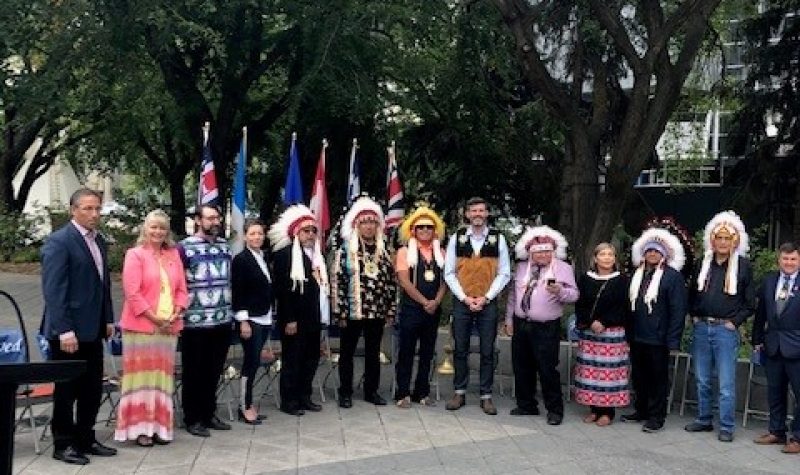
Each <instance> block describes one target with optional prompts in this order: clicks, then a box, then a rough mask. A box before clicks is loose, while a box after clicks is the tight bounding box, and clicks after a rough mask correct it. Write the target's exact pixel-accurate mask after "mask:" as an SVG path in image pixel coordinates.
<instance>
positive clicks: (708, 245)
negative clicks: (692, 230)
mask: <svg viewBox="0 0 800 475" xmlns="http://www.w3.org/2000/svg"><path fill="white" fill-rule="evenodd" d="M722 229H726V230H727V231H728V232H729V233H730V234H732V235H733V248H732V249H731V255H730V258H729V259H728V273H727V275H726V276H725V284H724V285H723V291H724V292H725V293H726V294H728V295H736V292H737V291H738V288H737V287H738V286H737V276H738V274H739V256H744V257H747V254H748V252H750V236H748V235H747V231H746V230H745V227H744V223H743V222H742V218H740V217H739V215H738V214H736V213H735V212H733V211H730V210H729V211H722V212H721V213H717V214H716V215H715V216H714V217H713V218H711V221H709V222H708V224H706V229H705V231H704V232H703V249H704V251H705V253H704V255H703V263H702V264H701V266H700V272H699V273H698V274H697V290H699V291H701V292H702V291H703V289H704V288H705V285H706V280H707V279H708V272H709V269H710V268H711V260H712V259H713V258H714V246H713V241H714V237H715V236H716V235H717V233H719V232H720V231H721V230H722Z"/></svg>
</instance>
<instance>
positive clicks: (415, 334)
mask: <svg viewBox="0 0 800 475" xmlns="http://www.w3.org/2000/svg"><path fill="white" fill-rule="evenodd" d="M438 329H439V313H438V312H437V313H436V314H434V315H430V314H428V313H427V312H425V311H424V310H416V311H415V310H404V311H403V313H401V314H400V316H399V317H398V319H397V340H398V341H397V345H398V352H397V364H396V365H395V377H396V378H397V393H396V394H395V395H394V398H395V399H397V400H400V399H403V398H404V397H406V396H411V399H413V400H414V401H419V400H420V399H422V398H425V397H428V395H430V393H431V384H430V375H431V360H432V359H433V350H434V347H435V346H436V334H437V331H438ZM417 342H419V351H417ZM415 354H418V355H419V362H418V363H417V378H416V380H415V382H414V393H413V394H412V393H411V387H410V386H411V373H412V372H413V368H414V355H415Z"/></svg>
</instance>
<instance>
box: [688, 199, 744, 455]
mask: <svg viewBox="0 0 800 475" xmlns="http://www.w3.org/2000/svg"><path fill="white" fill-rule="evenodd" d="M703 244H704V247H705V256H704V257H703V262H702V264H701V266H700V269H699V271H698V272H697V274H696V278H695V279H693V281H692V282H689V284H690V289H691V294H690V298H689V306H690V309H689V313H690V314H691V316H692V322H693V323H694V335H693V338H692V363H693V364H694V370H695V380H696V382H697V417H696V418H695V420H694V422H692V423H690V424H688V425H687V426H686V427H685V429H686V431H688V432H713V431H714V425H713V424H712V421H713V415H712V402H713V401H712V391H711V389H712V386H713V385H712V378H713V377H714V368H715V367H716V373H717V377H718V378H719V433H718V435H717V439H718V440H719V441H720V442H732V441H733V432H734V429H735V426H736V424H735V418H734V416H735V410H736V358H737V356H738V354H739V343H740V341H739V338H740V337H739V327H740V326H741V325H742V324H744V323H745V322H746V321H747V319H748V318H750V315H752V314H753V307H754V305H753V303H754V301H755V287H754V285H753V268H752V266H751V265H750V261H749V260H748V259H747V252H748V251H749V249H750V243H749V238H748V235H747V232H746V231H745V227H744V223H743V222H742V220H741V218H739V215H737V214H736V213H734V212H733V211H723V212H721V213H718V214H717V215H716V216H714V217H713V218H712V219H711V221H709V222H708V224H706V228H705V232H704V234H703Z"/></svg>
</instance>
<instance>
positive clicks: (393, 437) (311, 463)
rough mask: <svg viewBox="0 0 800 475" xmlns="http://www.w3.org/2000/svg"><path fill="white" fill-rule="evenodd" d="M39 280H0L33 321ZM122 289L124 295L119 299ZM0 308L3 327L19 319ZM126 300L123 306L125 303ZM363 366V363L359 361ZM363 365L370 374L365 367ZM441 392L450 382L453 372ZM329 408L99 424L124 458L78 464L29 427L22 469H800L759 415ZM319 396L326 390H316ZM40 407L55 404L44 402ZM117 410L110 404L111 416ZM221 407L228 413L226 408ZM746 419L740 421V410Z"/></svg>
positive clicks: (21, 446) (34, 472)
mask: <svg viewBox="0 0 800 475" xmlns="http://www.w3.org/2000/svg"><path fill="white" fill-rule="evenodd" d="M38 286H39V278H38V277H36V276H18V275H12V274H2V273H0V289H4V290H8V291H10V292H11V293H12V294H13V295H15V297H16V298H17V299H18V301H19V302H20V305H21V306H22V307H23V311H24V313H25V316H26V322H27V324H28V327H29V328H34V329H35V328H37V327H38V323H39V322H38V320H39V318H40V315H41V295H40V292H39V287H38ZM119 298H120V296H119V292H118V291H115V301H116V302H117V305H119V303H118V302H119ZM2 308H3V307H0V326H9V325H10V324H11V323H12V322H13V316H9V315H8V313H7V312H6V311H5V310H2ZM117 308H119V307H117ZM357 363H358V360H357ZM356 371H357V372H358V371H360V369H359V366H357V367H356ZM391 372H392V367H391V366H384V367H383V368H382V376H383V378H382V386H381V387H382V390H383V393H384V395H385V396H388V395H389V394H388V393H389V388H390V387H391ZM442 380H443V381H442V394H443V395H449V394H450V385H449V384H448V383H446V382H445V378H442ZM327 395H328V396H329V399H328V401H327V402H325V403H324V404H323V411H322V412H320V413H309V414H307V415H305V416H303V417H292V416H288V415H286V414H283V413H281V412H279V411H277V409H276V408H275V404H274V400H273V399H272V397H268V398H265V399H263V400H262V408H261V410H262V413H264V414H267V415H268V418H267V420H266V421H265V424H263V425H261V426H255V427H253V426H248V425H244V424H240V423H233V430H232V431H230V432H213V435H212V437H210V438H208V439H201V438H196V437H192V436H191V435H189V434H188V433H186V432H185V431H183V430H181V429H176V432H175V441H174V442H173V443H172V444H170V445H168V446H164V447H160V446H155V447H152V448H141V447H137V446H135V445H134V444H132V443H125V444H119V443H116V442H113V441H112V440H111V437H112V428H110V427H106V425H105V424H104V423H98V425H97V435H98V438H99V439H100V440H102V441H105V442H107V443H108V444H110V445H112V446H114V447H117V448H118V449H119V455H118V456H116V457H112V458H106V459H103V458H96V457H95V458H92V462H91V463H90V464H89V465H87V466H85V467H73V466H69V465H65V464H63V463H61V462H57V461H55V460H54V459H52V457H51V452H52V438H50V437H48V438H45V440H44V441H42V447H43V449H44V450H43V453H42V454H41V455H37V454H35V453H34V448H33V441H32V438H31V435H30V433H29V432H26V431H25V430H21V431H19V432H18V433H17V434H16V436H15V442H16V448H15V454H14V473H15V474H21V475H38V474H48V475H49V474H53V473H58V474H59V475H61V474H81V475H83V474H102V475H115V474H153V475H155V474H209V475H210V474H294V475H296V474H326V475H328V474H331V475H337V474H350V475H356V474H414V475H425V474H437V475H438V474H458V475H467V474H564V473H568V474H583V473H586V474H589V473H631V474H641V473H651V474H662V473H663V474H667V473H669V474H671V473H684V474H703V475H709V474H716V473H725V474H761V473H783V474H797V473H800V457H798V456H789V455H784V454H782V453H781V452H780V447H776V446H768V447H764V446H757V445H755V444H753V443H752V442H751V440H752V439H753V438H754V437H756V436H757V435H758V434H760V433H761V432H762V431H763V430H764V428H765V423H764V422H762V421H756V422H751V423H750V424H749V425H748V428H747V429H741V428H740V429H738V430H737V432H736V440H735V441H734V442H733V443H729V444H725V443H721V442H718V441H717V440H716V434H714V433H701V434H689V433H686V432H685V431H684V430H683V426H684V425H685V424H686V423H688V422H690V420H691V419H690V418H689V417H683V418H681V417H678V416H677V415H675V414H673V415H670V416H669V418H668V420H667V425H666V428H665V430H663V431H662V432H659V433H657V434H645V433H643V432H642V431H641V429H640V426H639V425H637V424H623V423H619V422H615V423H614V424H612V425H611V426H609V427H605V428H600V427H597V426H595V425H592V424H584V423H583V422H582V421H581V419H582V417H583V415H584V413H585V409H584V408H582V407H580V406H577V405H576V404H574V403H567V405H566V415H565V419H564V424H563V425H561V426H557V427H552V426H548V425H547V424H546V422H545V418H544V417H543V416H525V417H514V416H510V415H509V414H508V412H509V410H510V409H511V408H512V407H513V406H514V403H513V400H511V399H510V398H508V397H502V396H496V398H495V403H496V405H497V406H498V409H499V411H500V413H499V415H497V416H494V417H492V416H487V415H484V414H483V413H482V412H481V410H480V408H479V407H478V405H477V403H478V398H477V396H476V395H474V394H469V395H468V399H467V403H468V404H467V406H465V407H464V408H462V409H461V410H459V411H455V412H450V411H446V410H445V409H444V401H441V402H440V403H439V404H438V405H437V406H435V407H423V406H417V405H415V406H413V407H412V408H411V409H409V410H402V409H398V408H395V407H394V406H386V407H376V406H373V405H371V404H368V403H365V402H363V401H361V400H360V399H357V397H359V396H360V392H359V391H358V390H357V391H356V394H355V396H356V399H355V401H354V402H355V404H354V407H353V408H352V409H349V410H344V409H340V408H338V406H337V405H336V402H335V401H334V400H333V398H332V396H333V394H332V392H331V390H330V389H329V390H328V391H327ZM315 397H316V395H315ZM36 410H37V413H42V412H46V411H47V410H48V408H47V406H38V407H37V409H36ZM108 412H109V408H108V407H103V408H101V411H100V414H101V415H103V416H104V415H106V414H108ZM219 414H220V415H221V416H224V415H227V410H226V409H225V408H224V406H220V411H219ZM740 420H741V419H740Z"/></svg>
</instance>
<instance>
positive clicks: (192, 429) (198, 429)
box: [186, 422, 211, 437]
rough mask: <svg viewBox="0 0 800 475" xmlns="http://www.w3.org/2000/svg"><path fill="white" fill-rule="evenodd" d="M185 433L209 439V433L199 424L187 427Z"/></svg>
mask: <svg viewBox="0 0 800 475" xmlns="http://www.w3.org/2000/svg"><path fill="white" fill-rule="evenodd" d="M186 432H188V433H190V434H192V435H193V436H195V437H211V432H209V431H208V428H206V426H204V425H203V424H201V423H199V422H195V423H194V424H190V425H189V426H187V427H186Z"/></svg>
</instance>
